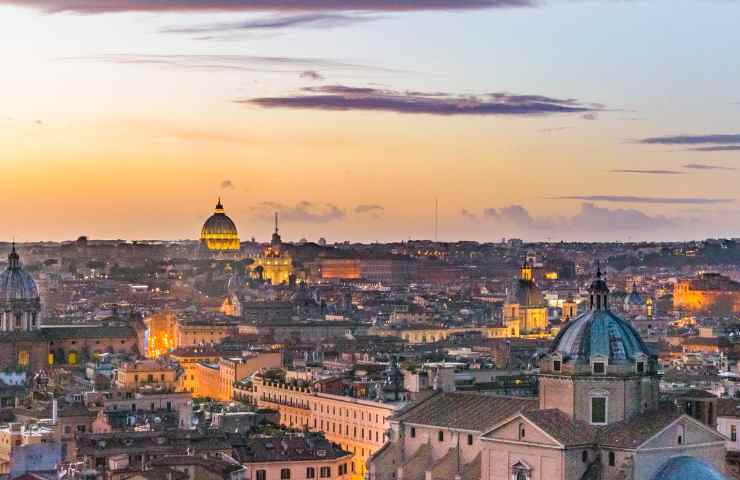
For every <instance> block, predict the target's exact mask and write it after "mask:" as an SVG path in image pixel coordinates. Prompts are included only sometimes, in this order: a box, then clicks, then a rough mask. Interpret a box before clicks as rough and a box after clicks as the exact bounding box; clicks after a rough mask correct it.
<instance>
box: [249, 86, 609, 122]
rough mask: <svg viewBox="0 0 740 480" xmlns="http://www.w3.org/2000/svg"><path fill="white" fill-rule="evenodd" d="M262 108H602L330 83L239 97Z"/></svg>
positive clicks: (536, 98) (447, 111) (522, 111)
mask: <svg viewBox="0 0 740 480" xmlns="http://www.w3.org/2000/svg"><path fill="white" fill-rule="evenodd" d="M236 102H237V103H241V104H244V105H252V106H258V107H262V108H287V109H309V110H331V111H349V110H365V111H385V112H395V113H409V114H427V115H442V116H446V115H543V114H554V113H582V112H588V111H594V110H598V109H600V108H601V106H600V105H596V104H585V103H581V102H580V101H578V100H575V99H572V98H568V99H560V98H553V97H546V96H543V95H515V94H511V93H500V92H499V93H489V94H483V95H468V96H461V95H453V94H448V93H440V92H433V93H425V92H407V91H395V90H383V89H377V88H370V87H349V86H344V85H327V86H322V87H306V88H304V89H302V90H301V91H300V93H298V94H295V95H286V96H282V97H262V98H252V99H246V100H237V101H236Z"/></svg>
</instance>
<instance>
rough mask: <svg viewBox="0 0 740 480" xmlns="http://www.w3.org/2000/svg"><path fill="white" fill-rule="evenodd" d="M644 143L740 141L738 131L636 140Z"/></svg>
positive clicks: (729, 142)
mask: <svg viewBox="0 0 740 480" xmlns="http://www.w3.org/2000/svg"><path fill="white" fill-rule="evenodd" d="M638 143H642V144H645V145H702V144H719V145H723V144H731V143H740V133H730V134H709V135H667V136H663V137H648V138H643V139H640V140H638Z"/></svg>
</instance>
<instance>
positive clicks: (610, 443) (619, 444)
mask: <svg viewBox="0 0 740 480" xmlns="http://www.w3.org/2000/svg"><path fill="white" fill-rule="evenodd" d="M681 415H682V413H681V412H679V411H677V410H675V409H664V410H657V411H655V412H647V413H645V414H643V415H638V416H636V417H634V418H632V419H630V420H625V421H622V422H617V423H614V424H612V425H609V426H608V427H603V428H602V429H601V435H600V438H599V443H600V445H602V446H605V447H615V448H637V447H639V446H640V445H642V444H643V443H645V442H646V441H647V440H649V439H650V438H651V437H652V436H653V435H655V434H656V433H658V432H660V431H661V430H663V429H664V428H666V427H667V426H668V425H670V424H671V423H672V422H673V421H674V420H676V419H677V418H678V417H680V416H681Z"/></svg>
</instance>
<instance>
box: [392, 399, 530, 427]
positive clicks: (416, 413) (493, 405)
mask: <svg viewBox="0 0 740 480" xmlns="http://www.w3.org/2000/svg"><path fill="white" fill-rule="evenodd" d="M538 406H539V401H538V400H537V399H534V398H518V397H502V396H495V395H481V394H477V393H459V392H454V393H441V394H437V395H434V396H431V397H429V398H428V399H427V400H425V401H421V402H420V403H418V404H416V405H412V406H411V407H410V408H408V409H406V410H405V411H403V412H400V413H399V414H397V415H396V416H395V417H394V419H395V420H397V421H403V422H406V423H415V424H418V425H433V426H436V427H443V428H452V429H460V430H470V431H474V432H483V431H485V430H486V429H488V428H490V427H493V426H494V425H496V424H497V423H499V422H501V421H503V420H505V419H506V418H507V417H509V416H511V415H513V414H515V413H517V412H520V411H523V410H531V409H536V408H537V407H538Z"/></svg>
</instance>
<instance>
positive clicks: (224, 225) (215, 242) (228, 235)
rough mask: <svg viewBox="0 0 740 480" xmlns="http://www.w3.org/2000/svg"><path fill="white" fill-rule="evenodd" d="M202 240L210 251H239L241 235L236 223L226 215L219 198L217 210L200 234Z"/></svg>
mask: <svg viewBox="0 0 740 480" xmlns="http://www.w3.org/2000/svg"><path fill="white" fill-rule="evenodd" d="M200 239H201V241H202V242H203V243H205V245H206V246H207V247H208V250H239V248H240V243H239V233H238V231H237V229H236V225H235V224H234V222H233V221H232V220H231V219H230V218H229V217H228V216H227V215H226V214H225V213H224V207H223V205H222V204H221V199H220V198H219V200H218V204H216V209H215V211H214V213H213V215H211V216H210V217H208V220H206V223H204V224H203V229H202V230H201V232H200Z"/></svg>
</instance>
